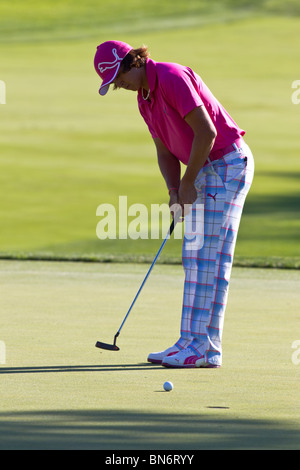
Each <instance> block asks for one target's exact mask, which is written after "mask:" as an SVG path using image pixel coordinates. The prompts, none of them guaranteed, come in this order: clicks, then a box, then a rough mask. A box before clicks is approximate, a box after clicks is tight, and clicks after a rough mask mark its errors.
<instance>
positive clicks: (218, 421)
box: [0, 261, 300, 450]
mask: <svg viewBox="0 0 300 470" xmlns="http://www.w3.org/2000/svg"><path fill="white" fill-rule="evenodd" d="M145 272H146V267H145V266H143V265H130V264H122V265H118V264H113V265H108V264H98V265H97V264H86V263H55V262H53V263H49V262H48V263H45V262H24V261H23V262H17V261H1V262H0V281H1V286H2V289H1V291H2V294H1V309H2V312H3V314H4V312H5V317H4V318H5V321H4V322H3V324H2V327H1V336H0V340H1V341H4V342H5V344H6V350H7V351H6V352H7V354H6V364H5V365H1V366H0V375H1V385H0V387H1V402H0V449H13V450H15V449H106V450H109V449H113V450H117V449H135V450H140V449H150V450H158V449H166V450H167V449H168V450H171V449H174V450H179V449H196V450H198V449H274V450H275V449H277V450H278V449H299V393H298V390H299V389H298V384H299V371H300V365H296V364H293V362H292V354H293V352H295V351H294V350H293V349H292V344H293V342H294V341H295V340H298V339H299V337H298V336H297V328H296V325H297V324H298V323H299V308H298V306H299V301H300V296H299V289H298V285H299V281H300V278H299V276H300V274H299V272H298V271H284V270H279V271H278V270H260V269H240V268H234V269H233V274H232V283H231V290H230V296H229V303H228V308H227V313H226V320H225V329H224V339H223V349H224V364H223V367H222V368H221V369H216V370H212V369H211V370H166V369H164V368H162V367H160V366H154V365H151V364H149V363H147V362H146V358H147V354H148V353H149V352H150V351H155V350H159V349H160V348H164V347H167V346H169V345H170V344H171V343H172V342H173V341H175V340H176V339H177V337H178V333H179V324H180V305H181V301H182V287H183V272H182V268H180V267H177V266H156V267H155V269H154V271H153V273H152V274H151V276H150V278H149V280H148V282H147V285H146V286H145V288H144V290H143V292H142V293H141V296H140V298H139V299H138V301H137V302H136V304H135V307H134V309H133V311H132V312H131V315H130V316H129V318H128V320H127V323H126V324H125V325H124V328H123V330H122V332H121V335H120V337H119V339H118V345H119V346H120V351H119V352H118V353H112V352H108V351H101V350H98V349H96V348H95V347H94V344H95V342H96V340H101V341H104V342H111V341H112V340H113V336H114V334H115V332H116V331H117V329H118V328H119V326H120V324H121V322H122V320H123V318H124V316H125V313H126V311H127V310H128V307H129V305H130V303H131V301H132V299H133V297H134V295H135V293H136V291H137V288H138V286H139V285H140V283H141V281H142V279H143V278H144V275H145ZM154 293H155V295H154ZM245 298H246V299H247V302H246V303H245ZM166 380H171V381H172V382H173V384H174V390H173V391H172V392H171V393H167V392H164V391H163V387H162V386H163V383H164V381H166Z"/></svg>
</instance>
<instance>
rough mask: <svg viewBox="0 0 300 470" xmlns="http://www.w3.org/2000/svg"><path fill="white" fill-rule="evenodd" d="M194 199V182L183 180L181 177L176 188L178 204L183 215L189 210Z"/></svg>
mask: <svg viewBox="0 0 300 470" xmlns="http://www.w3.org/2000/svg"><path fill="white" fill-rule="evenodd" d="M196 199H197V191H196V189H195V186H194V183H191V182H185V181H184V180H183V179H182V180H181V182H180V186H179V190H178V204H180V206H181V208H182V215H183V217H184V216H185V215H187V214H188V213H189V212H190V210H191V207H192V205H193V204H194V202H195V201H196Z"/></svg>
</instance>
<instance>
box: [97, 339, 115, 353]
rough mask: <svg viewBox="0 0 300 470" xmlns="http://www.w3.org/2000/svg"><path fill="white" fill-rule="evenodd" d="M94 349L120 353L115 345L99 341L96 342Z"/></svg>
mask: <svg viewBox="0 0 300 470" xmlns="http://www.w3.org/2000/svg"><path fill="white" fill-rule="evenodd" d="M96 348H99V349H107V350H108V351H120V348H118V346H116V345H115V344H108V343H101V341H97V343H96Z"/></svg>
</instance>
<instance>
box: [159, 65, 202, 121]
mask: <svg viewBox="0 0 300 470" xmlns="http://www.w3.org/2000/svg"><path fill="white" fill-rule="evenodd" d="M161 86H162V89H163V92H164V95H165V99H166V101H167V102H168V103H169V104H170V105H171V106H172V107H173V108H175V109H176V110H177V112H178V113H179V114H180V116H181V117H182V118H184V117H185V116H186V115H187V114H189V113H190V112H191V111H192V110H193V109H195V108H197V107H199V106H203V101H202V100H201V98H200V95H199V87H200V83H198V80H197V79H196V77H195V75H194V74H193V72H192V70H191V69H189V68H187V67H184V68H182V69H175V70H174V71H172V72H170V73H168V74H166V75H165V76H164V79H163V80H162V82H161Z"/></svg>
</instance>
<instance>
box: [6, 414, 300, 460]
mask: <svg viewBox="0 0 300 470" xmlns="http://www.w3.org/2000/svg"><path fill="white" fill-rule="evenodd" d="M198 410H199V407H198ZM217 413H219V414H215V413H214V412H211V411H210V412H209V411H207V410H205V409H204V410H203V413H202V414H200V413H199V411H198V412H197V414H194V415H185V414H167V413H144V412H139V411H128V410H99V409H97V410H63V411H47V410H45V411H40V412H34V411H33V412H30V411H28V412H17V413H0V449H1V450H76V449H78V450H84V449H86V450H101V449H102V450H103V449H104V450H129V449H131V450H177V451H178V450H183V449H190V450H201V449H207V450H209V449H296V448H299V437H300V435H299V429H295V428H293V427H292V425H291V426H288V424H287V423H280V422H272V421H264V420H250V419H238V418H234V419H233V418H228V417H226V413H228V411H226V410H223V411H222V414H221V412H220V411H218V412H217Z"/></svg>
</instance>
